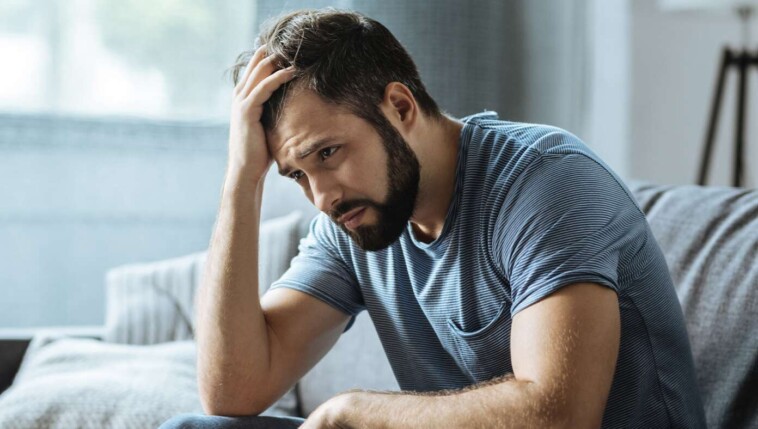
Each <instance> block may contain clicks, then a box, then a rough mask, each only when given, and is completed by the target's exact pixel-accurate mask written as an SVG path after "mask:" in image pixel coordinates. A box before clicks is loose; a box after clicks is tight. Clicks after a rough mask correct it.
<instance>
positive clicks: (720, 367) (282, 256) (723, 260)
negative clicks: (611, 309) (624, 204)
mask: <svg viewBox="0 0 758 429" xmlns="http://www.w3.org/2000/svg"><path fill="white" fill-rule="evenodd" d="M630 189H631V190H632V192H633V195H634V197H635V198H636V199H637V201H638V202H639V204H640V207H641V208H642V209H643V210H644V212H645V213H646V215H647V217H648V221H649V222H650V225H651V227H652V229H653V232H654V234H655V236H656V238H657V239H658V242H659V243H660V245H661V248H662V249H663V252H664V254H665V256H666V259H667V262H668V265H669V269H670V272H671V276H672V278H673V280H674V284H675V285H676V288H677V293H678V295H679V299H680V302H681V304H682V308H683V311H684V315H685V318H686V320H687V327H688V329H689V334H690V340H691V344H692V350H693V354H694V358H695V365H696V370H697V376H698V384H699V386H700V391H701V395H702V398H703V401H704V404H705V408H706V410H705V411H706V417H707V420H708V426H709V427H712V428H758V259H757V257H758V191H756V190H740V189H734V188H721V187H696V186H653V185H646V184H642V183H634V184H632V185H631V186H630ZM308 217H309V216H301V217H299V218H298V217H294V218H290V220H289V221H288V222H289V223H288V225H289V226H286V225H284V224H282V223H280V224H278V226H276V225H275V228H273V229H271V228H270V229H269V230H270V231H274V232H271V234H274V233H277V234H281V233H284V234H289V236H291V237H292V238H295V239H297V237H298V236H300V235H302V234H303V233H304V228H303V225H305V224H307V220H308V219H307V218H308ZM285 223H286V222H285ZM276 228H279V229H278V230H277V229H276ZM287 228H289V229H287ZM285 229H286V230H287V231H289V232H286V231H284V230H285ZM277 231H278V232H277ZM283 231H284V232H283ZM268 239H269V240H270V242H272V243H273V242H275V243H281V240H280V239H278V238H277V236H274V235H271V236H269V238H268ZM271 240H273V241H271ZM263 241H264V243H263V244H262V249H264V247H265V246H266V244H265V241H266V240H265V239H264V240H263ZM290 243H291V240H290ZM285 247H286V248H282V249H279V250H278V251H277V252H279V253H276V252H269V253H270V254H275V253H276V254H277V255H278V256H276V258H275V259H272V258H273V257H269V259H268V260H267V261H266V262H265V263H266V264H268V265H267V266H268V267H269V268H267V270H266V271H267V272H268V274H267V275H268V276H269V277H268V278H267V279H261V280H262V281H268V280H270V279H271V278H275V276H276V274H278V273H279V272H281V270H283V269H284V268H286V264H287V261H289V259H290V258H291V257H292V255H293V254H294V251H295V249H294V246H293V245H288V246H285ZM262 254H263V253H262ZM203 258H204V255H202V254H197V255H190V256H188V257H184V258H179V259H176V260H171V261H162V262H161V263H159V264H158V265H156V264H151V265H146V266H143V267H122V268H119V269H117V270H114V271H113V272H111V273H109V279H108V280H109V285H110V287H111V289H118V290H119V291H121V292H119V293H124V292H123V291H124V290H126V291H127V292H126V293H127V294H133V293H135V292H133V291H134V290H137V289H136V288H135V287H134V285H135V284H141V283H140V281H139V279H140V278H145V276H148V277H149V281H148V283H151V284H158V283H161V284H164V286H161V289H160V290H161V293H162V294H164V295H166V296H169V295H171V294H172V293H174V294H184V295H186V296H188V297H191V295H192V293H193V292H194V290H195V289H196V287H197V284H196V283H197V275H196V273H197V271H198V270H199V269H200V267H201V266H202V262H203ZM182 270H184V271H182ZM178 272H185V273H189V274H186V275H184V277H182V276H181V275H176V273H178ZM166 273H174V274H171V275H168V274H166ZM192 273H195V274H192ZM134 279H138V280H134ZM167 279H168V280H167ZM183 279H184V280H183ZM120 284H129V285H131V286H129V287H126V288H124V287H120V288H117V287H116V286H114V285H120ZM165 285H168V286H165ZM110 293H111V294H113V293H115V292H114V291H111V292H110ZM177 296H178V295H177ZM127 298H128V297H127V296H125V295H124V296H119V297H118V299H115V298H114V299H113V302H111V303H110V304H109V306H111V307H114V306H115V305H116V303H122V302H124V301H129V300H128V299H127ZM183 305H185V306H187V305H191V298H185V299H184V304H182V301H181V299H178V300H177V299H174V300H169V301H165V306H163V307H162V304H160V301H155V302H153V303H152V304H150V306H149V310H146V311H144V312H143V313H145V314H148V315H147V316H145V317H147V319H145V320H148V322H147V323H143V325H145V326H149V327H150V330H149V331H148V330H143V331H140V332H138V333H135V332H133V331H130V329H129V328H127V329H124V328H123V327H122V328H116V329H114V326H116V327H118V321H117V319H118V316H116V315H114V314H120V313H119V312H116V311H109V312H108V314H109V316H108V317H111V319H109V322H108V323H106V326H104V327H92V328H90V329H79V330H72V328H66V332H64V334H66V335H69V336H79V337H82V336H84V337H86V336H89V337H93V338H97V339H99V340H100V341H103V342H112V343H121V346H122V347H132V348H134V347H139V346H136V345H133V344H142V345H143V346H145V345H147V346H146V347H162V345H161V344H163V347H165V342H166V341H175V342H178V341H182V340H184V341H187V340H190V341H191V337H192V324H193V322H192V320H191V310H192V309H191V308H190V307H187V308H183V307H182V306H183ZM111 310H113V308H111ZM171 311H173V312H174V313H175V314H178V315H179V316H181V317H179V316H177V317H174V318H172V319H167V318H166V317H163V316H161V317H162V319H161V320H164V322H163V325H165V326H164V331H165V332H166V333H165V334H161V333H160V330H156V329H155V328H154V327H155V325H156V323H154V322H150V321H149V320H151V319H149V317H155V314H157V313H161V312H171ZM122 313H123V312H122ZM127 313H128V312H127ZM150 314H152V316H151V315H150ZM111 315H112V316H111ZM131 320H132V321H133V320H134V317H133V316H132V319H131ZM165 320H169V322H165ZM119 329H120V330H119ZM59 334H60V333H59ZM38 337H39V335H38V336H37V337H35V341H37V342H40V343H49V341H50V340H47V341H42V340H40V339H39V338H38ZM32 338H33V336H32V332H29V335H23V334H22V335H16V338H5V339H0V391H2V390H4V389H6V387H7V386H8V385H9V384H10V383H11V381H12V380H13V377H14V374H15V373H16V371H17V369H18V368H19V365H20V364H21V362H22V358H24V353H25V350H26V349H27V347H28V346H29V342H30V340H31V339H32ZM81 341H85V340H81ZM86 341H95V340H86ZM124 343H125V344H132V345H129V346H123V344H124ZM86 344H87V346H88V347H91V344H90V343H86ZM150 344H152V345H150ZM33 347H34V348H35V349H36V350H40V348H39V345H37V346H33ZM30 348H31V347H30ZM120 350H121V349H120ZM151 350H152V349H151ZM37 353H38V352H37ZM150 353H153V352H152V351H151V352H150ZM38 356H39V353H38ZM143 359H144V358H143ZM24 360H25V361H26V360H31V359H29V358H28V356H27V358H24ZM38 360H39V359H38ZM26 378H29V377H28V376H27V377H26ZM17 381H18V380H17ZM22 382H23V383H28V381H26V380H25V379H24V380H22ZM16 384H22V383H21V382H18V383H16ZM354 387H361V388H369V389H390V390H396V389H397V384H396V383H395V381H394V378H393V376H392V371H391V369H390V367H389V364H388V363H387V360H386V358H385V357H384V353H383V350H382V347H381V344H380V343H379V340H378V338H377V336H376V334H375V331H374V329H373V325H372V324H371V320H370V318H369V317H368V316H367V315H366V314H362V315H361V316H360V317H358V319H357V321H356V324H355V326H354V327H353V328H352V329H351V330H350V331H349V332H348V333H346V334H345V335H343V336H342V338H341V339H340V340H339V341H338V343H337V344H336V346H335V347H334V349H333V350H332V351H331V352H330V353H329V354H328V355H327V356H326V357H325V358H324V359H323V360H322V361H321V362H320V363H319V364H318V365H317V366H316V367H315V368H313V370H311V371H310V372H309V373H308V374H307V375H306V376H305V377H303V378H302V379H301V380H300V382H299V383H298V384H297V385H296V386H295V388H294V389H293V391H291V392H289V393H288V395H287V396H286V397H285V398H283V399H282V401H280V403H278V404H276V406H275V407H273V408H272V409H271V410H269V411H270V413H272V414H294V415H307V414H308V413H309V412H311V411H312V410H314V409H315V408H316V407H317V406H318V405H319V404H320V403H322V402H323V401H324V400H326V399H328V398H329V397H331V396H333V395H334V394H336V393H338V392H340V391H343V390H347V389H349V388H354ZM13 389H18V387H17V386H16V385H14V387H13V388H12V389H9V391H8V392H13ZM103 390H104V391H105V390H107V387H106V386H103ZM8 396H10V395H8V394H4V395H0V409H1V408H2V406H3V404H4V402H3V401H4V399H6V398H7V397H8ZM4 397H5V398H4ZM191 401H195V399H192V400H190V402H189V403H191ZM6 402H7V401H6ZM180 408H181V407H180ZM185 408H188V409H187V410H186V411H193V410H196V408H197V407H196V405H193V406H191V407H190V406H189V405H188V406H186V407H185ZM1 414H2V412H1V411H0V422H2V416H1ZM160 418H163V416H160V417H159V419H160ZM17 427H22V426H17ZM26 427H33V426H26ZM40 427H44V426H40ZM101 427H107V424H103V425H101ZM111 427H118V426H115V425H113V426H111Z"/></svg>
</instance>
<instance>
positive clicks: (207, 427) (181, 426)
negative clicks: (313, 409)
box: [158, 414, 304, 429]
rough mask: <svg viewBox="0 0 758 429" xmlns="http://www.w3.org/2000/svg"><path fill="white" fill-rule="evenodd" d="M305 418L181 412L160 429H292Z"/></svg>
mask: <svg viewBox="0 0 758 429" xmlns="http://www.w3.org/2000/svg"><path fill="white" fill-rule="evenodd" d="M303 421H304V420H303V419H298V418H294V417H264V416H260V417H257V416H250V417H221V416H207V415H203V414H179V415H177V416H174V417H172V418H171V419H169V420H167V421H166V422H165V423H163V424H162V425H161V426H160V427H159V428H158V429H243V428H244V429H290V428H297V427H299V426H300V424H302V422H303Z"/></svg>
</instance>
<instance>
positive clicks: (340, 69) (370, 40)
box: [231, 8, 442, 129]
mask: <svg viewBox="0 0 758 429" xmlns="http://www.w3.org/2000/svg"><path fill="white" fill-rule="evenodd" d="M263 45H265V46H266V48H265V49H266V52H267V55H271V54H273V55H275V61H274V63H275V66H276V68H277V69H279V68H285V67H289V66H291V65H294V66H295V78H294V79H292V80H291V81H290V82H288V83H286V84H284V85H282V86H281V87H280V88H279V89H278V90H277V91H275V92H274V93H273V94H272V96H271V97H270V98H269V100H268V101H267V102H266V103H265V105H264V109H263V116H262V118H261V122H262V124H263V126H264V127H265V128H266V129H272V128H273V127H274V126H276V123H277V122H278V119H279V117H280V116H281V112H282V109H283V108H284V103H285V102H286V101H287V100H286V96H287V93H288V92H292V90H294V89H301V88H305V89H309V90H312V91H314V92H315V93H316V94H318V95H319V96H320V97H321V98H322V99H323V100H325V101H327V102H330V103H333V104H336V105H342V106H344V107H346V108H347V109H349V110H350V111H351V112H352V113H353V114H355V115H357V116H359V117H361V118H363V119H365V120H367V121H368V122H369V123H371V124H373V125H374V126H380V125H386V124H387V122H386V121H387V119H386V118H385V117H384V115H383V114H382V112H381V110H380V109H379V104H380V103H381V102H382V99H383V98H384V90H385V88H386V86H387V84H389V83H390V82H400V83H402V84H403V85H405V86H407V87H408V89H410V91H411V93H412V94H413V97H414V98H415V99H416V103H417V104H418V105H419V107H420V109H421V110H422V111H423V112H424V113H425V114H426V115H427V116H429V117H431V118H435V119H438V118H441V117H442V113H441V112H440V109H439V108H438V107H437V103H435V101H434V100H433V99H432V97H431V96H429V94H428V93H427V91H426V88H424V84H423V83H422V82H421V78H420V77H419V73H418V70H417V68H416V65H415V64H414V63H413V60H412V59H411V57H410V55H408V52H407V51H406V50H405V49H404V48H403V47H402V45H400V42H398V41H397V39H395V37H394V36H393V35H392V33H390V31H389V30H387V28H386V27H384V26H383V25H382V24H380V23H379V22H377V21H375V20H373V19H371V18H368V17H366V16H364V15H362V14H360V13H357V12H351V11H340V10H336V9H331V8H329V9H321V10H300V11H296V12H292V13H289V14H286V15H283V16H281V17H279V18H275V19H274V20H270V21H267V23H265V24H264V26H263V29H262V31H261V33H260V35H259V36H258V39H257V40H256V48H257V47H259V46H263ZM254 53H255V50H252V51H245V52H243V53H242V54H240V55H239V56H238V57H237V61H236V63H235V65H234V66H232V68H231V71H232V76H233V80H234V83H235V84H237V81H238V79H239V77H240V74H241V71H242V69H244V68H245V67H246V66H247V65H248V63H249V62H250V58H251V57H252V55H253V54H254Z"/></svg>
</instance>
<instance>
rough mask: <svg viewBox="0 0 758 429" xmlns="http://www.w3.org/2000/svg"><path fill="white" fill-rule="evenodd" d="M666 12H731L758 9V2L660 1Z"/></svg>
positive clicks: (743, 0) (717, 0)
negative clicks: (745, 8) (743, 8)
mask: <svg viewBox="0 0 758 429" xmlns="http://www.w3.org/2000/svg"><path fill="white" fill-rule="evenodd" d="M660 5H661V8H663V9H664V10H670V11H676V10H719V9H721V10H729V11H733V10H736V9H737V8H740V7H745V6H746V7H752V8H758V0H660Z"/></svg>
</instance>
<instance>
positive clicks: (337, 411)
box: [332, 391, 369, 427]
mask: <svg viewBox="0 0 758 429" xmlns="http://www.w3.org/2000/svg"><path fill="white" fill-rule="evenodd" d="M368 394H369V393H368V392H360V391H351V392H346V393H342V394H340V395H337V396H335V397H334V398H332V400H333V401H334V406H333V408H332V412H333V414H332V418H333V421H334V422H335V423H337V424H339V425H344V426H347V427H359V423H360V422H359V417H360V410H361V405H360V404H361V401H362V400H363V399H364V395H368Z"/></svg>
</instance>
